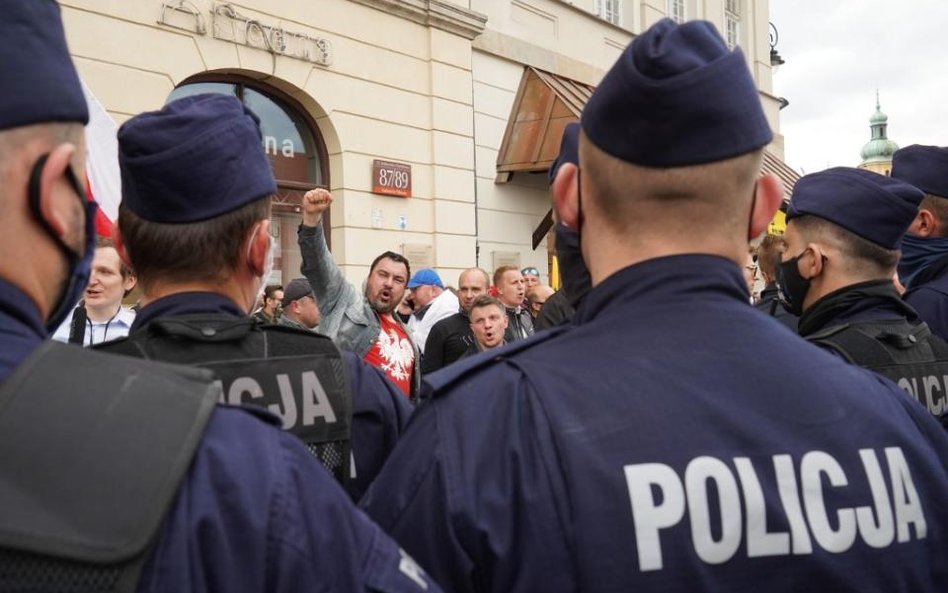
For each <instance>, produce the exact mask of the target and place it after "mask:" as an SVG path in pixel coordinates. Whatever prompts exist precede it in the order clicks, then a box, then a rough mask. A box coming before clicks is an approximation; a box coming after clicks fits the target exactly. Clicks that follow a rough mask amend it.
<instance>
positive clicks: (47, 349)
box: [0, 342, 217, 593]
mask: <svg viewBox="0 0 948 593" xmlns="http://www.w3.org/2000/svg"><path fill="white" fill-rule="evenodd" d="M216 395H217V394H216V391H215V390H214V388H213V387H212V385H211V375H210V373H208V372H206V371H201V370H197V369H188V368H181V367H171V366H170V365H158V364H155V363H149V362H144V361H139V360H134V359H131V358H117V357H111V356H104V355H102V354H99V353H96V352H91V351H90V350H88V349H84V348H77V347H75V346H66V345H62V344H58V343H55V342H47V343H44V344H43V345H42V346H41V347H40V348H38V349H37V350H36V351H35V352H34V353H33V354H32V355H31V356H30V357H29V358H28V359H27V360H26V361H25V362H23V364H21V365H20V366H19V367H17V369H16V371H14V373H13V374H12V375H10V376H9V377H8V378H7V379H6V381H4V383H3V384H2V386H0V451H2V452H3V453H2V455H0V475H2V479H0V509H3V511H2V512H0V591H3V592H7V591H10V592H13V591H17V592H20V591H57V592H60V591H68V592H72V593H86V592H88V593H108V592H112V591H116V592H118V591H135V590H136V589H137V584H138V579H139V576H140V572H141V569H142V567H143V565H144V563H145V561H146V560H147V559H148V557H149V552H150V550H151V547H152V543H153V542H154V541H155V535H156V533H157V531H158V529H159V527H160V526H161V522H162V519H163V517H164V515H165V513H166V512H167V510H168V508H169V507H170V505H171V503H172V501H173V499H174V495H175V494H176V492H177V491H178V488H179V485H180V482H181V480H182V479H183V478H184V475H185V473H186V472H187V470H188V467H189V466H190V464H191V459H192V457H193V456H194V452H195V450H196V449H197V446H198V444H199V443H200V441H201V438H202V435H203V434H204V427H205V425H206V424H207V421H208V420H209V418H210V416H211V412H212V411H213V409H214V405H215V403H216ZM142 468H148V471H142Z"/></svg>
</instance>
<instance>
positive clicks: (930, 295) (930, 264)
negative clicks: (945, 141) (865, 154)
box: [892, 144, 948, 340]
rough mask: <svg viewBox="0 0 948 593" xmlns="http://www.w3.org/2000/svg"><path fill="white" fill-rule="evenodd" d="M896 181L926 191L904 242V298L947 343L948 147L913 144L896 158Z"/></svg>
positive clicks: (893, 161) (900, 151)
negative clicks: (898, 180)
mask: <svg viewBox="0 0 948 593" xmlns="http://www.w3.org/2000/svg"><path fill="white" fill-rule="evenodd" d="M892 177H894V178H896V179H900V180H902V181H905V182H907V183H911V184H912V185H914V186H915V187H917V188H918V189H920V190H922V191H923V192H925V197H924V198H923V199H922V203H921V204H920V205H919V208H918V214H917V215H916V217H915V220H913V221H912V226H910V227H909V230H908V233H906V235H905V237H903V239H902V246H901V249H902V259H901V260H900V261H899V279H900V280H901V281H902V284H903V285H905V287H906V289H907V290H906V291H905V294H904V295H902V298H904V299H905V302H907V303H908V304H909V305H911V306H912V307H913V308H914V309H915V310H916V311H918V314H919V316H920V317H921V318H922V320H923V321H924V322H925V323H927V324H928V325H929V327H931V330H932V332H933V333H934V334H935V335H937V336H940V337H941V338H943V339H946V340H948V147H938V146H922V145H919V144H913V145H912V146H906V147H905V148H902V149H900V150H897V151H896V152H895V154H894V155H893V156H892Z"/></svg>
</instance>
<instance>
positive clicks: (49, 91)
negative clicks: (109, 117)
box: [0, 0, 89, 130]
mask: <svg viewBox="0 0 948 593" xmlns="http://www.w3.org/2000/svg"><path fill="white" fill-rule="evenodd" d="M0 56H3V57H2V58H0V89H2V90H0V130H7V129H10V128H17V127H20V126H26V125H31V124H37V123H42V122H56V121H58V122H78V123H82V124H85V123H87V122H88V121H89V108H88V106H87V105H86V98H85V95H84V94H83V92H82V84H81V83H80V82H79V75H78V74H76V68H75V66H73V63H72V59H71V58H70V57H69V49H68V48H67V47H66V37H65V34H64V32H63V23H62V18H61V17H60V14H59V5H58V4H56V3H55V2H53V0H6V1H4V2H3V13H2V16H0Z"/></svg>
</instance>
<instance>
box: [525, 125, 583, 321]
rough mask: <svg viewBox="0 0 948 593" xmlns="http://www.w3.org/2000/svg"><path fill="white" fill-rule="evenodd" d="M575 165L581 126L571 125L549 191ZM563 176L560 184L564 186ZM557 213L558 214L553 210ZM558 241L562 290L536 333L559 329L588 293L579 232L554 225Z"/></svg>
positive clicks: (545, 308) (542, 316) (544, 310)
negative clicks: (565, 169)
mask: <svg viewBox="0 0 948 593" xmlns="http://www.w3.org/2000/svg"><path fill="white" fill-rule="evenodd" d="M566 163H572V164H573V165H574V166H575V165H577V164H578V163H579V124H578V123H569V124H566V127H565V128H563V137H562V138H561V139H560V152H559V154H558V155H557V156H556V160H555V161H553V164H552V165H551V166H550V171H549V179H550V191H551V192H555V190H554V189H553V186H554V185H555V184H556V183H557V178H558V177H559V172H560V168H561V167H562V166H563V165H564V164H566ZM565 180H566V177H565V176H564V177H563V181H562V182H561V183H565ZM554 214H555V211H554ZM555 225H556V226H555V230H554V233H555V234H556V239H555V241H554V243H553V248H554V249H555V250H556V263H557V264H558V267H559V272H560V282H561V285H562V286H561V287H560V289H559V290H558V291H556V292H555V293H554V294H553V296H551V297H550V298H548V299H547V300H546V303H545V304H544V305H543V308H542V309H540V314H539V315H538V316H537V318H536V321H535V322H534V326H535V329H536V330H537V331H540V330H543V329H547V328H550V327H554V326H557V325H559V324H561V323H564V322H566V321H568V320H570V319H572V318H573V315H575V314H576V305H578V304H579V302H580V301H581V300H582V298H583V295H584V294H586V292H587V291H588V290H589V270H587V269H586V264H585V263H583V255H582V254H581V253H580V252H579V237H578V236H577V235H576V231H575V230H573V229H571V228H569V227H568V226H566V225H564V224H561V223H560V222H559V221H557V222H556V223H555Z"/></svg>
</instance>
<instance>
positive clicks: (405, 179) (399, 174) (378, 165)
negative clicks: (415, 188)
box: [372, 159, 411, 198]
mask: <svg viewBox="0 0 948 593" xmlns="http://www.w3.org/2000/svg"><path fill="white" fill-rule="evenodd" d="M372 193H375V194H383V195H387V196H400V197H403V198H408V197H411V165H406V164H404V163H393V162H391V161H381V160H378V159H376V160H374V161H372Z"/></svg>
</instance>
